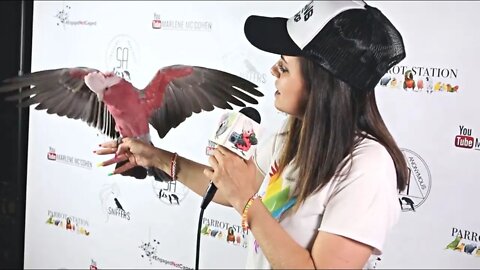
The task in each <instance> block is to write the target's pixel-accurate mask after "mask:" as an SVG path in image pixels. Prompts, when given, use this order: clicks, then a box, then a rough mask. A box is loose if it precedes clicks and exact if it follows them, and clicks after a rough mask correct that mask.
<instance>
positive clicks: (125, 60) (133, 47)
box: [105, 35, 141, 82]
mask: <svg viewBox="0 0 480 270" xmlns="http://www.w3.org/2000/svg"><path fill="white" fill-rule="evenodd" d="M140 60H141V59H140V50H139V47H138V45H137V43H136V42H135V40H133V39H132V38H131V37H130V36H128V35H117V36H115V37H114V38H113V39H112V40H111V41H110V42H109V44H108V47H107V53H106V57H105V64H106V66H107V68H108V70H109V71H112V72H113V73H115V75H117V76H119V77H122V78H124V79H125V80H127V81H130V82H131V81H132V76H133V74H132V71H135V70H138V66H139V65H140Z"/></svg>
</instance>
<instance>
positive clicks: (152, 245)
mask: <svg viewBox="0 0 480 270" xmlns="http://www.w3.org/2000/svg"><path fill="white" fill-rule="evenodd" d="M149 231H150V230H149ZM148 238H149V240H148V241H147V242H143V241H142V244H141V245H140V246H139V248H140V249H141V251H142V254H140V257H142V258H143V259H148V262H149V263H150V265H151V264H153V263H154V262H156V263H161V264H164V265H167V266H169V268H178V269H192V268H190V267H188V266H185V265H183V264H181V263H177V262H174V261H170V260H167V259H165V258H161V257H159V256H158V247H159V245H160V242H159V241H158V240H156V239H152V238H151V237H150V233H149V237H148Z"/></svg>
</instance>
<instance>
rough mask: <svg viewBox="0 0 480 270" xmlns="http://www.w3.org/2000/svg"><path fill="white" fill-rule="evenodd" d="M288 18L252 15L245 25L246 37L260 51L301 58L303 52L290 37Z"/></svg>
mask: <svg viewBox="0 0 480 270" xmlns="http://www.w3.org/2000/svg"><path fill="white" fill-rule="evenodd" d="M287 20H288V19H286V18H279V17H274V18H272V17H263V16H257V15H252V16H249V17H248V18H247V20H246V21H245V25H244V32H245V36H246V37H247V39H248V41H249V42H250V43H251V44H252V45H253V46H255V47H257V48H258V49H260V50H262V51H266V52H270V53H275V54H280V55H289V56H301V55H302V50H301V49H300V48H299V47H298V46H297V44H295V42H294V41H293V40H292V38H291V37H290V36H289V35H288V31H287Z"/></svg>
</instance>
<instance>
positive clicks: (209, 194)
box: [195, 181, 217, 270]
mask: <svg viewBox="0 0 480 270" xmlns="http://www.w3.org/2000/svg"><path fill="white" fill-rule="evenodd" d="M216 191H217V187H216V186H215V185H214V184H213V183H212V182H211V181H210V184H209V185H208V187H207V191H206V192H205V195H204V196H203V201H202V204H201V205H200V215H199V217H198V228H197V245H196V249H195V270H198V264H199V260H200V239H201V235H202V233H201V231H202V221H203V212H205V209H206V208H207V205H208V204H209V203H210V201H211V200H212V199H213V196H214V195H215V192H216Z"/></svg>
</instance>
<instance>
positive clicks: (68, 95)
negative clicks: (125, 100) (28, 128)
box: [0, 67, 119, 138]
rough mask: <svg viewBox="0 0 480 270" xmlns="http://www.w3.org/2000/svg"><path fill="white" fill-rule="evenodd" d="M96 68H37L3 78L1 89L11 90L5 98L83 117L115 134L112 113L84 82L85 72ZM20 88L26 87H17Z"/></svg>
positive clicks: (38, 107)
mask: <svg viewBox="0 0 480 270" xmlns="http://www.w3.org/2000/svg"><path fill="white" fill-rule="evenodd" d="M95 71H97V70H95V69H90V68H83V67H77V68H60V69H50V70H42V71H37V72H33V73H30V74H25V75H23V76H18V77H14V78H9V79H6V80H4V81H3V82H2V84H0V93H2V92H5V93H7V92H10V93H12V95H10V96H8V97H7V98H6V99H7V100H11V101H13V100H20V106H22V107H28V106H31V105H35V104H38V105H37V106H36V107H35V109H37V110H46V111H47V113H49V114H57V115H59V116H66V117H68V118H72V119H79V120H82V121H84V122H86V123H87V124H88V125H90V126H93V127H95V128H97V129H98V130H100V132H102V133H103V134H105V135H107V136H109V137H111V138H117V137H118V136H119V134H118V132H116V131H115V121H114V119H113V117H112V116H111V115H110V113H109V112H108V110H107V108H106V106H105V105H104V103H103V102H101V101H99V100H98V98H97V95H96V94H95V93H94V92H92V91H91V90H90V89H89V88H88V87H87V86H86V85H85V82H84V77H85V75H87V74H88V73H90V72H95ZM21 88H22V89H23V88H25V89H23V90H22V91H18V89H21Z"/></svg>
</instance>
